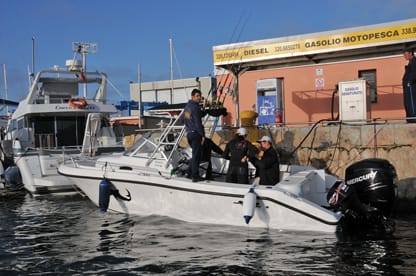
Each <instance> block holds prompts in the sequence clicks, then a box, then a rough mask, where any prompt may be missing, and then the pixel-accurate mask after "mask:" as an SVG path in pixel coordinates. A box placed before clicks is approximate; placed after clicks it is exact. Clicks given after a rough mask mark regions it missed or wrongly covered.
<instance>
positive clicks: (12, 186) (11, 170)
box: [3, 166, 24, 191]
mask: <svg viewBox="0 0 416 276" xmlns="http://www.w3.org/2000/svg"><path fill="white" fill-rule="evenodd" d="M3 177H4V187H5V188H7V189H8V190H11V191H20V190H23V189H24V185H23V181H22V175H21V174H20V170H19V168H18V167H17V166H9V167H8V168H7V169H6V170H5V171H4V174H3Z"/></svg>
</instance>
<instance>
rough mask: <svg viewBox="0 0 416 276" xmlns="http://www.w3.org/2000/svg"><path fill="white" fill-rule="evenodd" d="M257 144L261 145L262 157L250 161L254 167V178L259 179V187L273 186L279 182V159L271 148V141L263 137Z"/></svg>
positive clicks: (267, 137)
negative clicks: (257, 177)
mask: <svg viewBox="0 0 416 276" xmlns="http://www.w3.org/2000/svg"><path fill="white" fill-rule="evenodd" d="M257 142H259V143H261V149H262V150H263V156H262V157H261V159H258V158H252V159H250V161H251V162H252V163H253V165H254V166H255V167H256V176H259V177H260V182H259V184H260V185H275V184H277V183H278V182H279V181H280V168H279V167H280V164H279V157H278V156H277V153H276V151H275V150H274V148H273V147H272V139H271V138H270V137H269V136H263V137H262V138H261V139H260V140H258V141H257Z"/></svg>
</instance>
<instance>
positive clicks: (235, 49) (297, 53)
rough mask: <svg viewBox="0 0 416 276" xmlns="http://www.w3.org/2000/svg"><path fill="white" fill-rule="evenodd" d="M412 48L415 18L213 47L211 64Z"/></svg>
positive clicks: (305, 60)
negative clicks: (212, 62)
mask: <svg viewBox="0 0 416 276" xmlns="http://www.w3.org/2000/svg"><path fill="white" fill-rule="evenodd" d="M409 46H411V47H416V18H414V19H408V20H401V21H395V22H389V23H383V24H375V25H368V26H361V27H355V28H347V29H338V30H333V31H327V32H319V33H310V34H304V35H296V36H288V37H281V38H272V39H265V40H256V41H248V42H241V43H233V44H225V45H219V46H214V47H213V55H214V65H215V66H217V67H222V68H225V69H232V68H233V67H235V64H239V65H240V66H239V70H240V71H241V70H260V69H267V68H276V67H286V66H289V65H290V66H296V65H299V66H300V65H307V64H319V63H328V62H336V61H341V60H342V61H345V60H353V59H362V58H373V57H380V56H393V55H401V54H402V50H403V48H404V47H409Z"/></svg>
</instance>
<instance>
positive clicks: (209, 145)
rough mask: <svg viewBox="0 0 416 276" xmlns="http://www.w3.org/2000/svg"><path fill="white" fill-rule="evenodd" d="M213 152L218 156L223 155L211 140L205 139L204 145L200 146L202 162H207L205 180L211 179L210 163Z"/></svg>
mask: <svg viewBox="0 0 416 276" xmlns="http://www.w3.org/2000/svg"><path fill="white" fill-rule="evenodd" d="M212 152H215V153H218V154H219V155H221V156H222V155H223V153H224V151H223V150H222V149H221V148H220V147H219V146H217V145H216V144H215V143H214V142H213V141H212V140H211V139H209V138H207V137H205V139H204V144H203V145H202V158H201V161H202V162H208V167H207V172H206V174H205V179H212V162H211V153H212Z"/></svg>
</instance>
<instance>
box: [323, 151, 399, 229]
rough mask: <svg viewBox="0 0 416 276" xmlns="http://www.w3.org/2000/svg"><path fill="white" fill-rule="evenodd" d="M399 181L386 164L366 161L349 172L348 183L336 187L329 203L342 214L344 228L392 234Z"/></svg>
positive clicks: (389, 165)
mask: <svg viewBox="0 0 416 276" xmlns="http://www.w3.org/2000/svg"><path fill="white" fill-rule="evenodd" d="M396 179H397V174H396V170H395V168H394V167H393V166H392V165H391V164H390V162H388V161H387V160H384V159H379V158H372V159H365V160H362V161H359V162H356V163H354V164H352V165H351V166H349V167H348V168H347V169H346V171H345V180H344V181H338V182H337V183H335V184H334V185H333V187H332V188H331V189H330V190H329V192H328V195H327V199H328V202H329V204H330V205H331V207H332V208H333V209H335V210H337V211H341V212H342V213H343V215H344V217H343V222H344V226H345V225H347V226H350V228H351V229H353V230H357V231H358V228H357V227H360V228H359V229H361V230H363V229H366V230H371V231H373V232H374V231H375V232H384V233H391V232H393V231H394V221H392V220H390V216H391V213H392V210H393V206H394V201H395V197H396V190H395V188H396V184H395V183H396Z"/></svg>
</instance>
